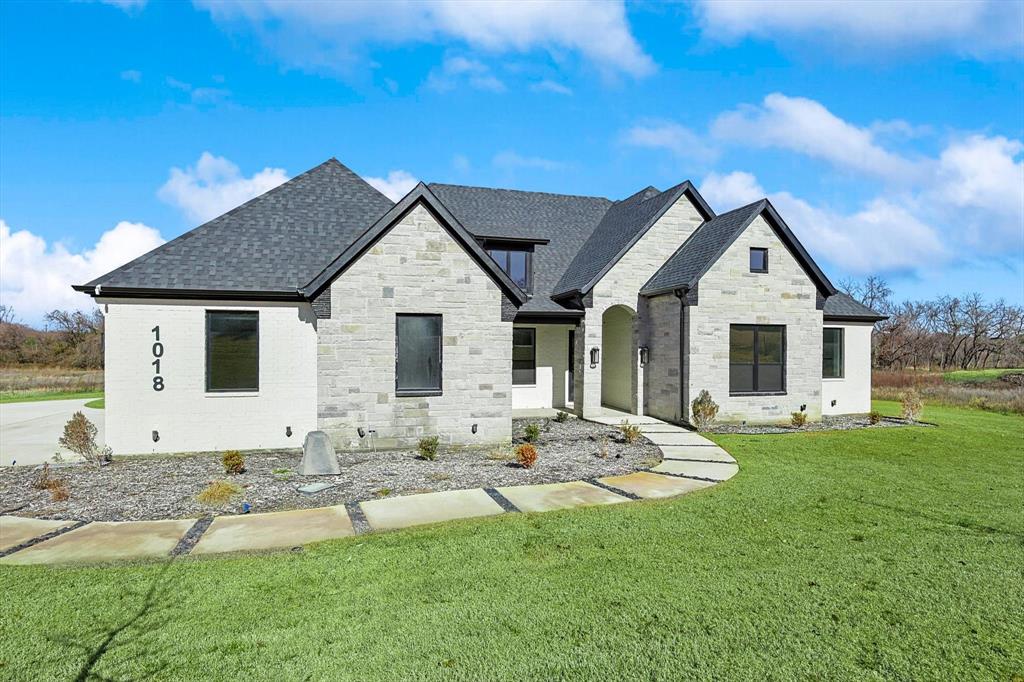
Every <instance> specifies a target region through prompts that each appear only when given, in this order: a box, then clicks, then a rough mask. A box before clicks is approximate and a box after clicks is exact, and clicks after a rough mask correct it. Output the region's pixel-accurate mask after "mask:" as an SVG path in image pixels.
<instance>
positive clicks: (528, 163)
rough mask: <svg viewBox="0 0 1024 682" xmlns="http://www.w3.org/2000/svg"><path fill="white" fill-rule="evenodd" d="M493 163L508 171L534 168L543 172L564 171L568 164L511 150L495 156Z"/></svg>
mask: <svg viewBox="0 0 1024 682" xmlns="http://www.w3.org/2000/svg"><path fill="white" fill-rule="evenodd" d="M491 163H493V164H494V165H495V166H496V167H498V168H504V169H507V170H510V169H514V168H534V169H537V170H543V171H556V170H562V169H563V168H565V167H566V164H565V163H563V162H561V161H552V160H551V159H544V158H541V157H539V156H522V155H520V154H517V153H516V152H514V151H511V150H506V151H503V152H499V153H497V154H495V155H494V158H493V159H491Z"/></svg>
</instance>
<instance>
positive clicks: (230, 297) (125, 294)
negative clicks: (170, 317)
mask: <svg viewBox="0 0 1024 682" xmlns="http://www.w3.org/2000/svg"><path fill="white" fill-rule="evenodd" d="M71 288H72V289H74V290H75V291H80V292H82V293H83V294H88V295H89V296H92V297H93V298H100V297H102V298H106V297H110V298H161V299H164V298H166V299H174V298H177V299H186V300H204V301H305V300H307V299H306V297H305V296H303V295H302V294H301V293H299V292H298V291H297V290H295V291H244V290H238V289H234V290H231V289H151V288H145V287H108V286H103V285H102V284H99V285H88V284H74V285H72V286H71Z"/></svg>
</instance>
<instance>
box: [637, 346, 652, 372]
mask: <svg viewBox="0 0 1024 682" xmlns="http://www.w3.org/2000/svg"><path fill="white" fill-rule="evenodd" d="M650 359H651V349H650V348H648V347H647V346H640V366H641V367H646V366H647V363H648V362H649V361H650Z"/></svg>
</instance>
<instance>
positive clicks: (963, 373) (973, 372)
mask: <svg viewBox="0 0 1024 682" xmlns="http://www.w3.org/2000/svg"><path fill="white" fill-rule="evenodd" d="M1016 373H1024V369H964V370H959V371H956V372H946V373H945V374H943V375H942V377H943V378H944V379H945V380H946V381H951V382H954V383H970V384H975V383H986V382H989V381H992V380H993V379H998V378H999V377H1001V376H1003V375H1004V374H1016Z"/></svg>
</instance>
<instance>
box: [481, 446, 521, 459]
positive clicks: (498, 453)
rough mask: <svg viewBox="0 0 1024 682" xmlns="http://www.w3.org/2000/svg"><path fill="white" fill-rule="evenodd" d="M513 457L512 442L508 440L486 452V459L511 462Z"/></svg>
mask: <svg viewBox="0 0 1024 682" xmlns="http://www.w3.org/2000/svg"><path fill="white" fill-rule="evenodd" d="M515 458H516V453H515V451H514V450H513V449H512V444H511V443H508V442H505V443H502V444H501V445H496V446H495V447H494V449H493V450H491V451H490V452H488V453H487V459H489V460H492V461H495V462H511V461H512V460H514V459H515Z"/></svg>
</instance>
